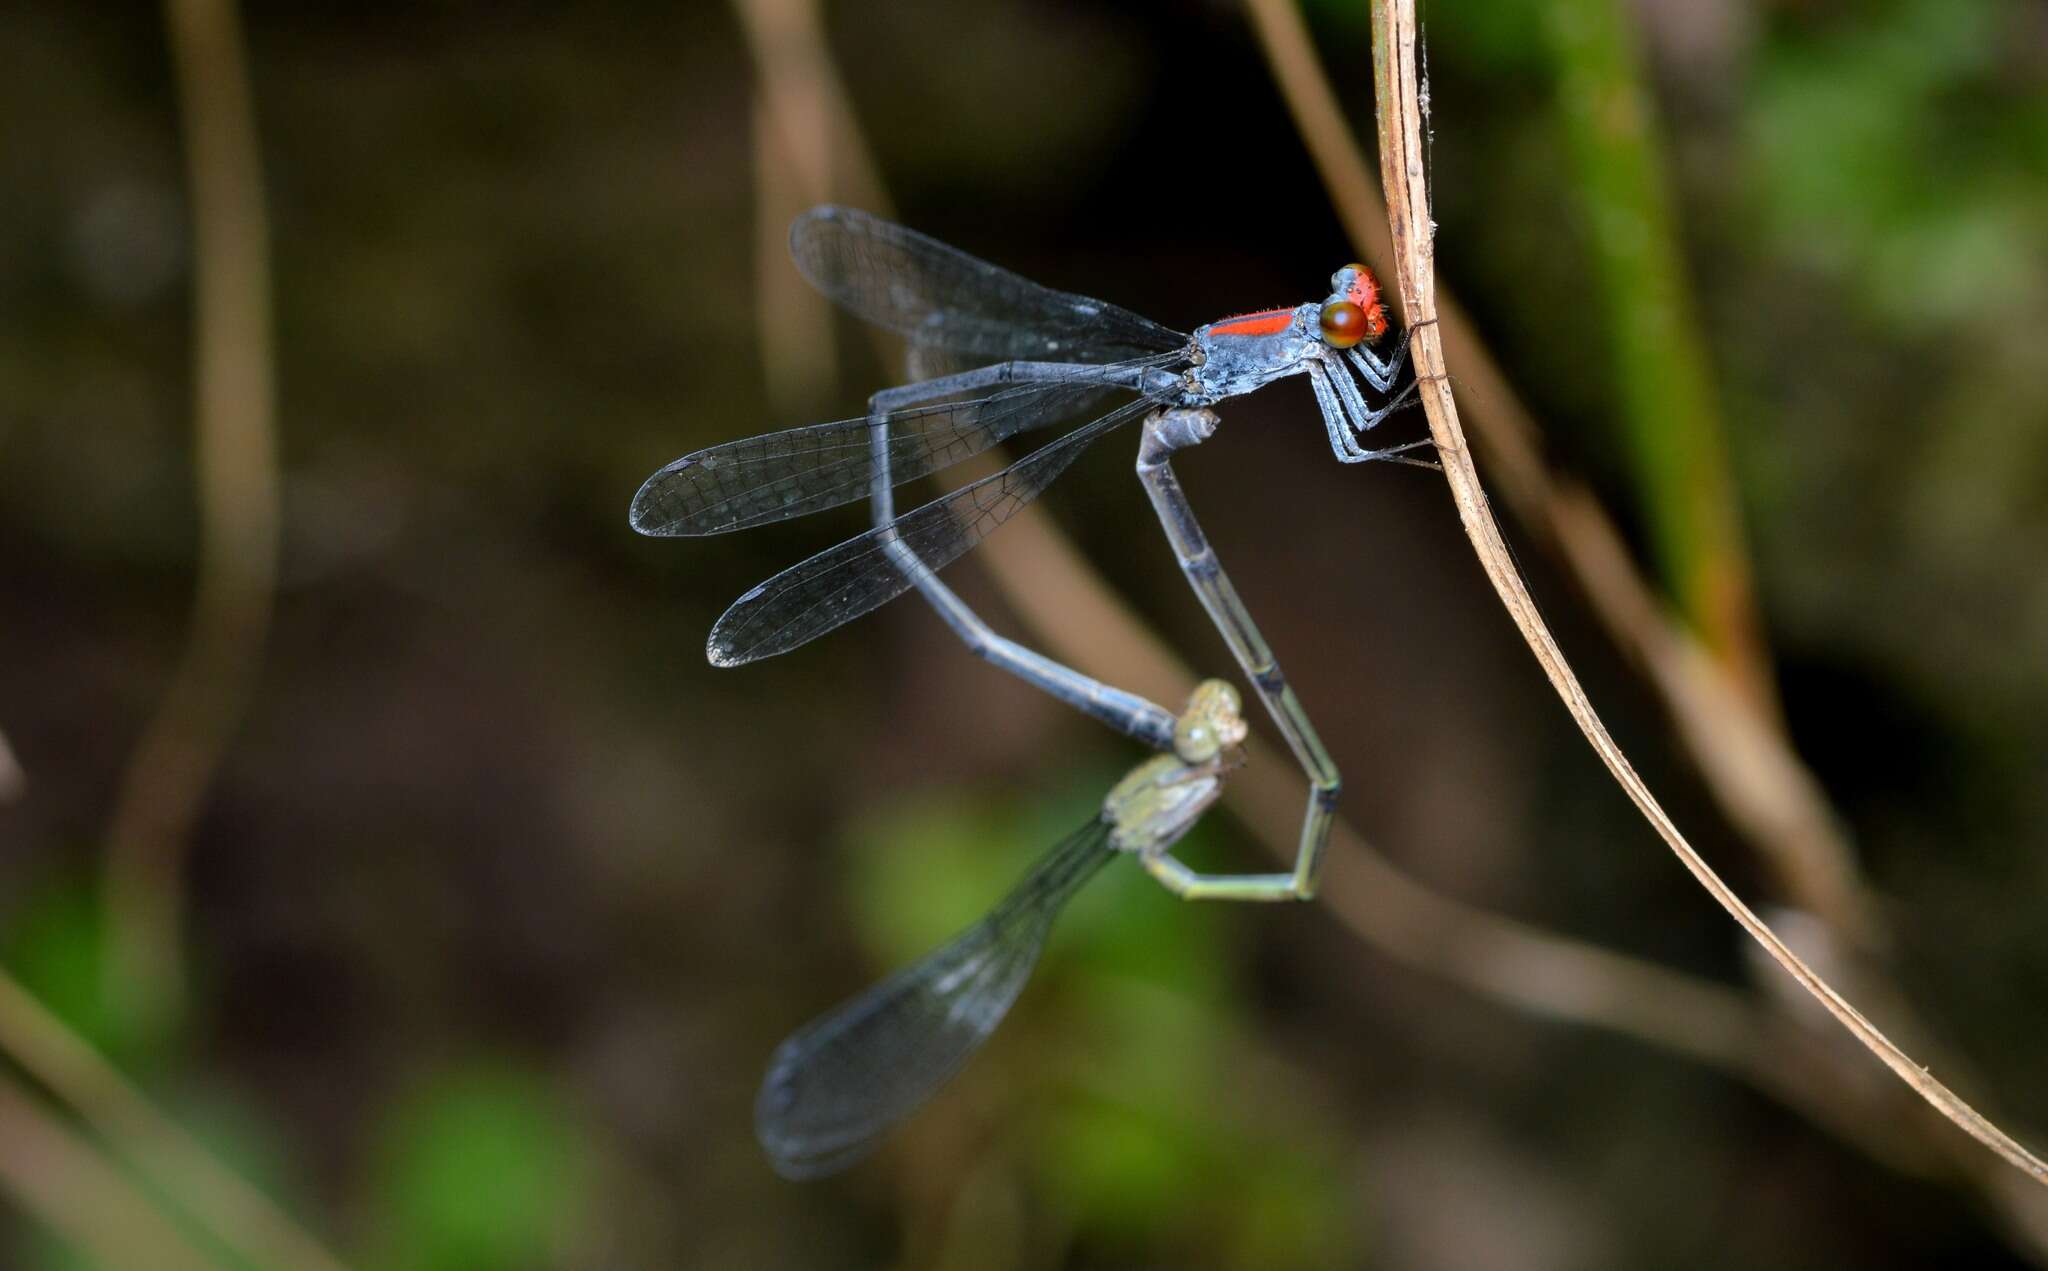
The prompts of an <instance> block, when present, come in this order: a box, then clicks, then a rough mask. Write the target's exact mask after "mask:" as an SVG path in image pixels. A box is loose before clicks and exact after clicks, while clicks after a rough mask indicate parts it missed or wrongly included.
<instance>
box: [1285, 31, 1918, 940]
mask: <svg viewBox="0 0 2048 1271" xmlns="http://www.w3.org/2000/svg"><path fill="white" fill-rule="evenodd" d="M1247 10H1248V12H1249V13H1250V15H1251V18H1252V26H1253V30H1254V31H1255V32H1256V33H1257V35H1258V37H1259V45H1260V47H1261V48H1262V49H1263V50H1264V51H1265V54H1266V60H1267V63H1268V64H1269V65H1270V66H1271V67H1272V69H1273V77H1274V80H1275V82H1276V83H1277V84H1278V85H1279V87H1280V91H1281V95H1282V97H1283V98H1284V99H1285V100H1286V102H1287V108H1288V111H1289V113H1290V114H1292V115H1293V117H1294V122H1295V127H1296V128H1297V130H1298V131H1299V132H1300V133H1301V136H1302V139H1303V141H1304V143H1305V144H1306V145H1307V147H1308V151H1309V156H1310V158H1311V159H1312V160H1313V161H1314V163H1315V166H1316V171H1317V172H1318V173H1320V174H1321V176H1322V179H1323V186H1324V188H1325V189H1326V190H1328V191H1329V194H1330V203H1331V206H1332V207H1333V208H1334V209H1335V211H1336V213H1337V215H1338V217H1339V218H1340V219H1341V220H1342V222H1343V224H1344V228H1345V231H1346V232H1347V233H1348V234H1349V235H1350V237H1351V241H1352V242H1353V243H1354V244H1356V245H1357V247H1358V248H1359V250H1360V252H1361V254H1362V255H1363V256H1364V258H1365V259H1366V260H1367V261H1368V262H1369V263H1371V264H1372V265H1373V266H1374V268H1376V269H1378V270H1379V271H1380V272H1381V273H1383V274H1387V275H1389V276H1391V274H1392V273H1393V268H1392V266H1393V239H1392V238H1391V237H1390V236H1389V233H1388V230H1387V225H1386V222H1385V221H1384V220H1382V219H1381V218H1380V217H1379V216H1378V215H1377V209H1379V208H1381V207H1384V206H1385V203H1386V200H1385V197H1384V196H1383V195H1382V193H1381V191H1380V187H1379V183H1378V181H1377V180H1375V179H1374V177H1373V174H1372V172H1371V170H1370V167H1369V166H1368V164H1367V162H1366V159H1365V156H1364V152H1363V151H1362V150H1361V149H1360V148H1359V145H1358V140H1357V138H1356V136H1354V135H1353V133H1352V131H1351V127H1350V125H1349V124H1348V123H1347V122H1346V121H1345V118H1344V112H1343V110H1342V108H1341V107H1340V105H1339V104H1338V101H1337V95H1336V92H1335V91H1334V90H1333V89H1332V88H1331V85H1330V81H1329V77H1328V76H1327V75H1326V74H1325V73H1324V71H1323V66H1322V63H1321V61H1320V60H1319V59H1318V58H1317V56H1316V52H1315V47H1314V45H1313V44H1312V43H1311V41H1310V39H1309V33H1308V28H1307V26H1306V25H1305V24H1304V23H1303V22H1302V18H1301V12H1300V10H1299V8H1298V7H1297V3H1296V0H1247ZM1399 299H1400V298H1399V297H1398V296H1397V297H1396V300H1397V301H1399ZM1437 330H1438V332H1439V333H1440V334H1441V335H1442V338H1443V346H1444V350H1445V353H1446V355H1447V357H1448V359H1449V361H1450V362H1451V363H1452V364H1453V365H1455V366H1457V368H1458V395H1459V398H1460V400H1461V401H1462V402H1463V403H1464V404H1465V406H1466V408H1467V410H1468V412H1469V414H1470V416H1471V419H1472V426H1473V432H1474V435H1475V436H1476V437H1477V439H1478V441H1479V444H1480V448H1481V449H1482V450H1483V451H1484V452H1485V454H1486V457H1487V460H1488V463H1489V467H1490V470H1491V471H1492V472H1493V473H1494V474H1495V475H1496V477H1497V478H1498V480H1499V484H1500V489H1501V491H1502V493H1503V494H1504V496H1505V497H1506V499H1507V502H1508V504H1509V506H1510V507H1512V508H1514V510H1515V512H1516V514H1517V515H1518V516H1519V517H1520V519H1521V522H1522V524H1524V525H1526V526H1528V527H1530V528H1531V529H1533V530H1534V531H1535V532H1536V533H1537V534H1539V535H1541V536H1542V537H1543V538H1544V539H1545V540H1546V541H1547V543H1548V545H1549V546H1550V547H1551V549H1552V550H1553V551H1555V552H1556V553H1557V555H1558V556H1559V558H1560V559H1561V560H1562V561H1563V563H1564V566H1565V569H1566V571H1567V573H1568V574H1569V575H1570V576H1571V577H1572V579H1573V580H1574V581H1575V582H1577V584H1578V586H1579V588H1580V589H1581V590H1582V591H1583V593H1584V594H1585V596H1586V599H1587V601H1588V603H1589V604H1590V605H1591V607H1592V611H1593V614H1594V616H1595V617H1597V618H1598V619H1599V620H1600V622H1601V625H1602V626H1604V627H1605V628H1606V629H1607V632H1608V634H1609V636H1610V637H1612V638H1613V640H1614V641H1615V643H1616V644H1617V645H1619V646H1620V648H1621V649H1622V650H1623V652H1625V653H1627V654H1628V655H1629V656H1630V657H1631V658H1633V659H1634V661H1635V662H1636V663H1637V665H1639V666H1641V667H1642V668H1643V670H1644V672H1645V673H1646V674H1647V675H1648V677H1649V680H1650V683H1651V686H1652V687H1653V688H1654V689H1655V690H1656V692H1657V695H1658V698H1659V699H1660V700H1661V701H1662V702H1663V704H1664V709H1665V710H1666V711H1667V712H1668V713H1669V715H1670V717H1671V720H1672V723H1673V725H1674V726H1675V727H1676V728H1677V730H1678V735H1679V740H1680V742H1681V744H1683V745H1684V747H1685V748H1686V750H1687V752H1688V753H1690V754H1691V756H1692V759H1693V762H1694V763H1695V764H1696V765H1697V766H1698V768H1699V771H1700V773H1701V775H1702V777H1703V778H1704V779H1705V782H1706V785H1707V788H1708V790H1709V791H1710V792H1711V793H1712V794H1713V795H1714V797H1715V798H1716V799H1717V800H1718V801H1719V803H1720V805H1721V809H1722V811H1723V812H1724V813H1726V814H1727V816H1728V818H1729V820H1730V821H1731V822H1732V823H1733V825H1734V826H1735V828H1736V829H1737V830H1738V831H1740V832H1741V834H1742V835H1743V838H1744V841H1745V842H1747V843H1749V844H1750V845H1751V846H1752V847H1753V848H1754V849H1755V850H1756V851H1757V852H1758V853H1759V854H1760V855H1761V856H1762V857H1763V858H1764V859H1765V860H1766V861H1768V862H1769V863H1770V864H1771V866H1772V868H1773V870H1774V872H1775V875H1776V878H1777V881H1778V884H1779V886H1780V888H1781V889H1782V892H1783V894H1784V896H1785V897H1786V898H1787V899H1788V900H1790V901H1791V902H1792V903H1794V904H1796V905H1798V906H1800V907H1801V908H1803V909H1806V910H1807V911H1809V912H1811V913H1813V914H1814V915H1815V916H1817V917H1819V918H1820V919H1821V920H1822V921H1823V922H1825V923H1827V925H1828V927H1829V929H1830V930H1831V931H1833V932H1834V933H1836V934H1837V935H1838V936H1842V937H1845V938H1847V940H1848V941H1849V942H1850V943H1851V944H1882V943H1883V939H1882V933H1881V930H1880V925H1879V922H1878V920H1877V918H1876V916H1875V911H1874V907H1873V906H1872V905H1871V904H1870V901H1869V899H1868V897H1867V896H1866V895H1865V893H1864V889H1863V884H1862V881H1861V879H1860V877H1859V875H1858V870H1857V866H1856V857H1855V852H1854V851H1853V850H1852V849H1851V847H1850V845H1849V842H1848V840H1847V838H1846V837H1844V835H1843V833H1842V830H1841V826H1840V822H1839V820H1838V819H1837V818H1836V816H1835V814H1834V811H1833V809H1832V808H1831V807H1830V806H1829V805H1828V802H1827V798H1826V795H1825V794H1824V793H1823V792H1822V790H1821V788H1820V783H1819V782H1818V781H1816V780H1815V779H1814V777H1813V774H1812V773H1811V772H1810V771H1809V770H1808V769H1807V767H1806V765H1805V763H1804V762H1803V761H1802V760H1801V759H1800V758H1799V756H1798V754H1797V752H1795V751H1794V750H1793V749H1792V745H1791V742H1790V741H1789V740H1788V739H1787V738H1786V736H1785V734H1784V730H1783V727H1782V724H1781V722H1780V721H1779V720H1778V719H1777V717H1776V715H1775V713H1774V712H1773V711H1771V710H1768V709H1766V708H1764V707H1763V706H1762V705H1761V704H1760V702H1759V701H1758V699H1757V697H1756V696H1755V695H1754V694H1752V693H1750V692H1748V691H1745V690H1744V689H1743V687H1742V686H1741V684H1739V683H1738V682H1737V681H1736V680H1735V679H1734V678H1732V677H1731V676H1730V675H1729V673H1728V671H1727V669H1726V668H1725V667H1724V666H1723V665H1722V664H1721V663H1720V662H1719V661H1717V660H1716V659H1715V658H1713V657H1712V656H1711V655H1710V654H1709V653H1708V652H1707V651H1706V649H1704V648H1703V647H1702V646H1701V645H1700V643H1699V641H1698V640H1697V639H1696V638H1695V637H1693V636H1692V635H1691V634H1690V633H1689V632H1687V631H1686V630H1685V629H1684V628H1683V627H1681V626H1679V625H1678V624H1677V623H1675V622H1673V621H1672V620H1671V618H1670V616H1669V614H1668V613H1667V612H1666V609H1665V606H1664V604H1663V602H1662V601H1661V600H1659V599H1658V598H1657V594H1656V591H1655V589H1654V588H1652V587H1651V586H1650V584H1649V582H1648V581H1647V580H1646V579H1645V578H1644V577H1643V575H1642V573H1641V571H1640V570H1638V569H1637V568H1636V565H1635V562H1634V560H1633V558H1632V557H1631V555H1630V553H1629V550H1628V548H1627V546H1626V544H1625V541H1624V540H1623V538H1622V535H1621V531H1620V530H1619V528H1617V527H1616V525H1615V524H1614V521H1613V519H1612V518H1611V517H1609V516H1608V515H1607V513H1606V511H1605V510H1604V509H1603V508H1601V506H1600V505H1599V503H1598V502H1597V501H1596V500H1595V499H1594V498H1593V496H1592V495H1591V494H1590V493H1589V492H1588V491H1587V490H1586V489H1585V488H1584V487H1583V486H1580V485H1578V484H1577V483H1575V482H1572V481H1570V480H1567V479H1565V478H1563V477H1560V476H1558V475H1557V474H1555V473H1553V472H1552V471H1551V470H1550V468H1549V465H1547V464H1546V463H1545V462H1544V460H1543V455H1542V447H1541V445H1540V443H1539V432H1538V429H1537V426H1536V421H1535V419H1534V417H1533V416H1532V415H1531V414H1530V413H1529V410H1528V408H1527V407H1526V406H1524V405H1523V404H1522V402H1521V399H1520V398H1519V397H1518V396H1517V394H1516V393H1515V390H1514V387H1513V385H1511V384H1510V383H1509V382H1508V379H1507V376H1506V374H1505V373H1504V372H1503V371H1502V370H1501V368H1500V364H1499V363H1498V362H1496V361H1495V360H1494V358H1493V355H1492V353H1491V352H1489V351H1488V349H1487V347H1486V344H1485V341H1484V340H1482V339H1481V338H1480V336H1479V332H1478V328H1477V327H1475V326H1474V325H1473V323H1472V320H1471V319H1470V318H1469V317H1468V316H1467V315H1466V314H1465V312H1464V310H1463V309H1462V308H1461V307H1460V306H1459V305H1458V303H1457V302H1456V300H1455V299H1453V298H1452V297H1451V296H1450V295H1449V294H1448V293H1447V292H1445V291H1443V290H1442V289H1439V290H1438V293H1437Z"/></svg>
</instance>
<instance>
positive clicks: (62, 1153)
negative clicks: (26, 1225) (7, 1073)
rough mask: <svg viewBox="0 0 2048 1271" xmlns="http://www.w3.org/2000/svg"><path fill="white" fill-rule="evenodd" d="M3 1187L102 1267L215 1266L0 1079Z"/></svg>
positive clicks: (71, 1135) (196, 1269)
mask: <svg viewBox="0 0 2048 1271" xmlns="http://www.w3.org/2000/svg"><path fill="white" fill-rule="evenodd" d="M0 1188H4V1189H5V1190H6V1191H7V1192H8V1194H10V1195H11V1196H13V1197H14V1200H15V1202H16V1203H17V1204H19V1205H20V1206H21V1207H22V1209H23V1210H25V1211H26V1212H28V1213H30V1214H32V1215H34V1216H35V1217H36V1218H37V1219H39V1220H40V1221H42V1222H43V1223H44V1224H46V1225H47V1226H48V1227H49V1228H50V1230H52V1231H54V1232H56V1233H57V1234H58V1235H59V1236H61V1237H62V1238H63V1239H64V1240H66V1241H67V1242H69V1243H70V1245H71V1246H72V1247H73V1248H75V1249H77V1250H79V1251H81V1252H83V1253H86V1254H88V1255H90V1256H91V1258H92V1259H93V1261H94V1263H95V1264H96V1265H99V1266H102V1267H160V1268H162V1269H163V1271H210V1269H212V1268H214V1267H215V1263H214V1262H213V1260H212V1259H211V1258H207V1257H205V1256H203V1255H201V1253H200V1252H199V1250H198V1249H196V1248H195V1247H193V1245H192V1243H191V1241H190V1239H189V1238H188V1237H187V1236H186V1234H185V1233H184V1232H182V1231H180V1230H178V1227H177V1224H176V1223H173V1222H172V1221H171V1220H170V1219H169V1218H167V1217H165V1216H164V1215H163V1214H162V1213H160V1212H158V1210H157V1208H156V1207H155V1206H154V1205H152V1204H150V1202H149V1200H148V1199H147V1198H146V1197H144V1196H143V1194H142V1193H141V1192H140V1191H138V1190H137V1189H136V1187H135V1185H134V1184H133V1183H131V1182H130V1181H129V1180H128V1179H127V1178H125V1177H123V1176H122V1174H121V1171H120V1170H118V1169H116V1168H114V1166H113V1165H111V1164H109V1163H108V1162H107V1160H106V1159H105V1158H104V1157H102V1156H101V1155H100V1154H99V1153H98V1152H96V1151H94V1150H93V1148H92V1145H91V1144H90V1143H88V1142H86V1141H85V1139H84V1138H83V1137H82V1136H81V1135H79V1134H78V1133H77V1132H76V1131H75V1130H73V1129H72V1128H71V1127H70V1126H68V1125H66V1124H65V1123H64V1122H63V1121H62V1120H60V1119H59V1118H58V1117H56V1116H55V1115H53V1114H52V1113H51V1112H50V1111H49V1110H48V1109H47V1108H44V1107H43V1106H41V1105H40V1104H38V1103H37V1102H36V1101H35V1100H34V1099H32V1098H30V1097H29V1095H28V1094H27V1093H26V1092H24V1091H23V1090H22V1089H21V1087H20V1086H19V1085H17V1084H16V1083H15V1082H14V1081H13V1079H12V1078H7V1077H0Z"/></svg>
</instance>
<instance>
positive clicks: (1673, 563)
mask: <svg viewBox="0 0 2048 1271" xmlns="http://www.w3.org/2000/svg"><path fill="white" fill-rule="evenodd" d="M1543 11H1544V15H1545V16H1544V19H1543V25H1544V31H1545V34H1546V36H1547V39H1548V47H1549V49H1550V53H1551V56H1552V59H1553V61H1554V63H1555V70H1556V74H1557V81H1558V113H1559V116H1560V119H1561V120H1562V122H1563V125H1564V131H1565V134H1566V139H1567V141H1568V144H1569V153H1570V160H1571V163H1572V165H1573V172H1572V175H1573V177H1574V178H1575V182H1574V183H1575V185H1576V187H1577V189H1578V190H1579V191H1580V198H1581V207H1582V209H1583V211H1584V216H1585V225H1586V231H1587V245H1588V248H1589V250H1590V252H1591V255H1592V259H1593V274H1594V278H1593V284H1594V289H1595V290H1594V295H1595V297H1596V303H1597V304H1598V305H1599V306H1600V309H1601V312H1600V314H1599V318H1600V321H1601V325H1602V326H1603V327H1604V328H1605V331H1606V339H1607V344H1608V354H1609V361H1610V365H1611V366H1612V368H1613V375H1614V380H1615V388H1616V392H1617V395H1618V397H1619V402H1618V406H1619V413H1620V416H1621V423H1622V429H1623V433H1624V441H1625V443H1626V448H1627V453H1628V456H1629V459H1630V463H1631V465H1632V467H1633V469H1634V479H1635V484H1636V488H1637V490H1639V491H1640V494H1641V499H1642V507H1643V509H1644V515H1645V518H1646V528H1647V530H1648V533H1649V536H1650V543H1651V550H1652V552H1653V554H1654V556H1655V559H1656V563H1657V567H1658V569H1659V571H1660V572H1661V573H1662V575H1663V578H1664V583H1665V586H1666V587H1667V588H1668V589H1669V591H1670V594H1671V597H1672V600H1673V603H1674V604H1675V605H1676V607H1677V609H1678V611H1679V613H1680V614H1681V615H1682V616H1683V617H1684V618H1685V620H1686V621H1687V622H1688V623H1689V624H1690V625H1691V626H1692V627H1693V628H1694V629H1695V630H1696V631H1697V632H1698V633H1699V635H1700V637H1701V639H1702V640H1703V641H1704V642H1705V643H1706V645H1707V647H1708V648H1709V649H1711V650H1712V651H1713V653H1714V655H1715V657H1716V658H1717V659H1718V660H1719V661H1721V662H1722V663H1723V664H1724V665H1725V666H1726V667H1727V668H1728V670H1729V671H1730V672H1731V673H1732V674H1733V675H1734V676H1735V678H1736V679H1737V681H1738V682H1740V683H1741V684H1743V685H1744V687H1745V688H1746V689H1747V690H1748V691H1750V692H1751V693H1752V695H1753V696H1755V698H1756V700H1757V701H1758V702H1759V703H1762V704H1768V703H1769V702H1770V701H1771V699H1772V691H1771V687H1770V675H1769V671H1768V669H1767V666H1766V662H1765V658H1764V654H1763V642H1762V640H1761V638H1760V637H1759V634H1758V631H1757V620H1756V609H1755V601H1754V597H1753V594H1752V591H1751V581H1750V570H1749V563H1748V553H1747V551H1746V549H1745V547H1744V544H1743V538H1742V524H1741V516H1740V513H1739V511H1738V507H1737V502H1736V498H1735V492H1734V488H1733V484H1732V482H1731V480H1730V477H1729V468H1728V454H1727V444H1726V439H1725V435H1724V433H1723V429H1722V426H1721V416H1720V408H1719V406H1718V404H1717V402H1716V400H1715V394H1714V385H1713V376H1712V372H1711V370H1710V368H1709V366H1708V361H1707V351H1706V344H1705V340H1704V339H1703V337H1702V334H1701V331H1700V324H1699V317H1698V314H1697V311H1696V309H1695V307H1694V303H1693V296H1692V291H1691V287H1690V284H1689V282H1688V280H1687V277H1686V270H1685V263H1684V258H1683V253H1682V251H1681V249H1680V245H1679V238H1678V229H1677V217H1676V215H1675V214H1674V212H1673V210H1672V206H1671V198H1670V194H1669V191H1668V189H1667V187H1666V185H1665V182H1664V169H1665V161H1664V154H1663V150H1662V147H1661V145H1660V144H1659V138H1658V133H1657V128H1656V121H1655V118H1654V110H1655V107H1654V104H1653V102H1652V100H1651V97H1650V93H1649V90H1648V87H1647V85H1646V82H1645V77H1644V69H1643V59H1642V55H1641V52H1640V48H1639V33H1638V32H1637V31H1636V30H1635V28H1634V24H1633V22H1632V21H1631V20H1630V17H1629V15H1628V13H1627V11H1626V6H1625V5H1623V4H1622V3H1620V0H1548V3H1546V4H1545V5H1544V10H1543Z"/></svg>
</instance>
